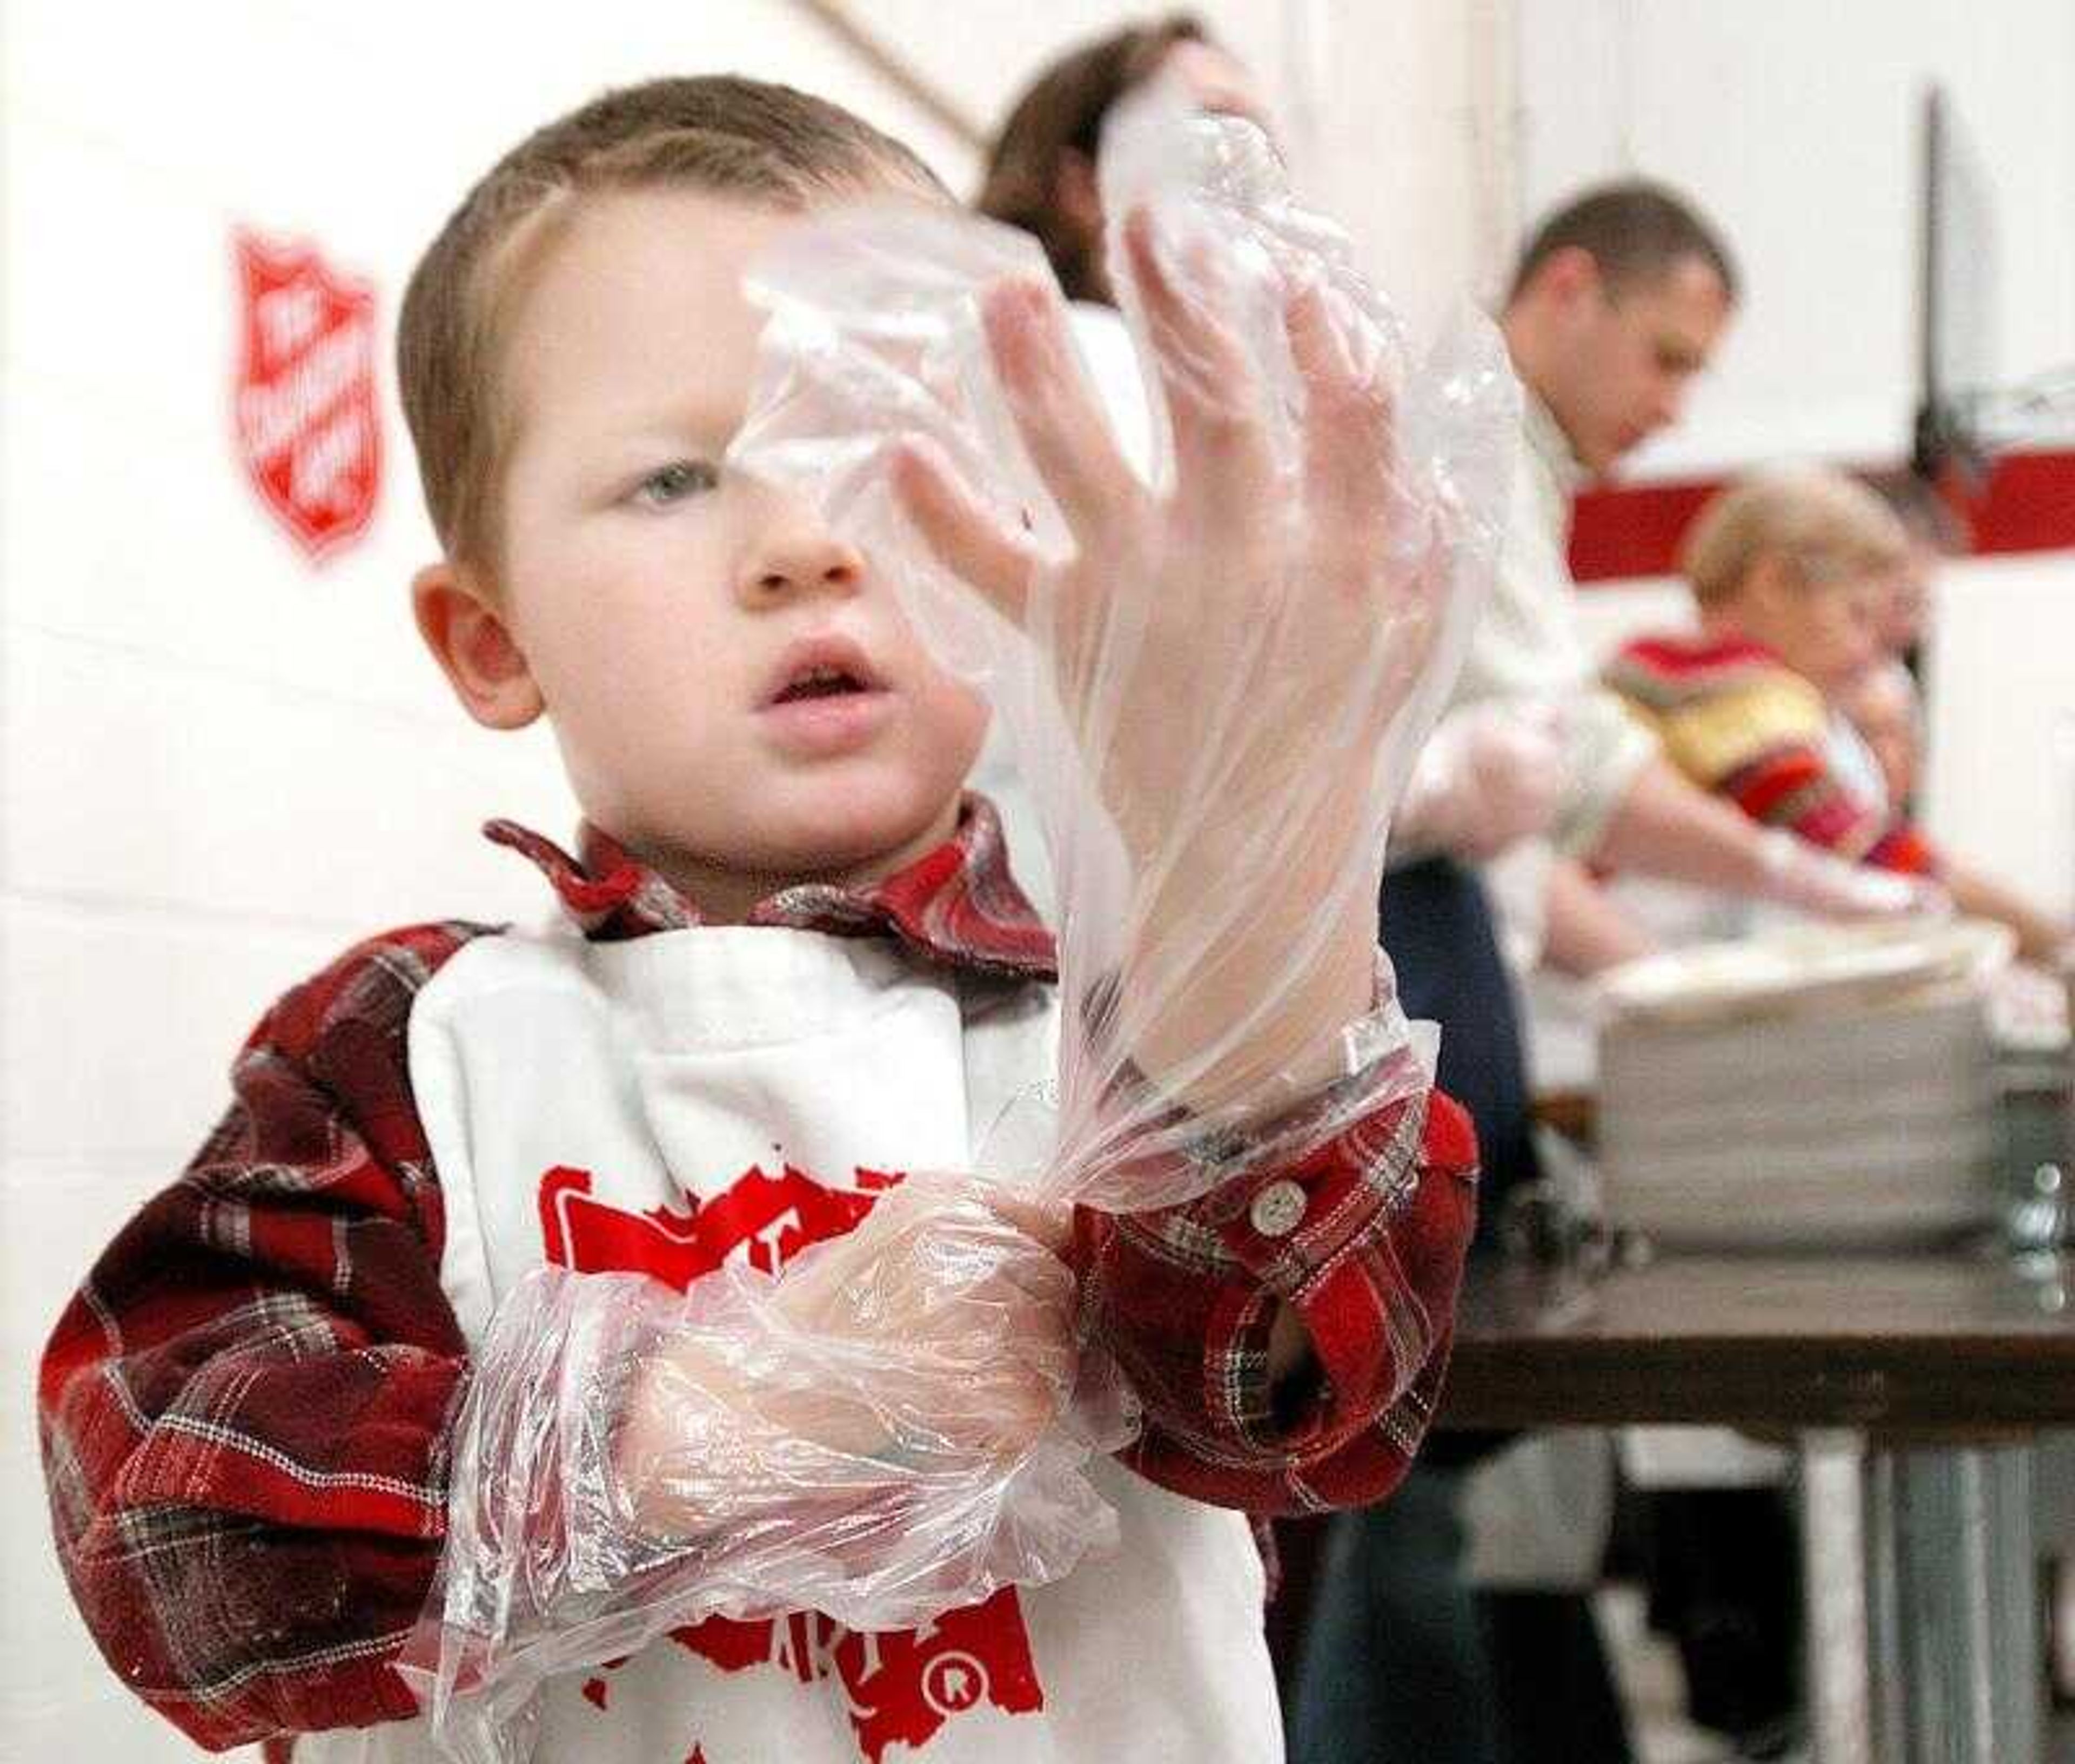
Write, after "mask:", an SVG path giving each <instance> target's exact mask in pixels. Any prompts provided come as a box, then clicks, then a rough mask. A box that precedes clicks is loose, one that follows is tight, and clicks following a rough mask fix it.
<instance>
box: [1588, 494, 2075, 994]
mask: <svg viewBox="0 0 2075 1764" xmlns="http://www.w3.org/2000/svg"><path fill="white" fill-rule="evenodd" d="M1911 567H1913V564H1912V560H1911V556H1910V549H1909V540H1908V536H1907V533H1906V532H1905V531H1904V529H1903V526H1902V524H1901V522H1900V521H1899V520H1898V519H1897V518H1896V516H1895V514H1894V513H1893V512H1892V511H1891V510H1890V509H1889V508H1888V507H1887V504H1886V503H1883V502H1882V500H1881V499H1880V498H1879V497H1878V496H1876V495H1874V493H1873V492H1872V491H1870V490H1869V489H1867V488H1866V487H1865V486H1864V485H1862V484H1861V483H1859V482H1857V481H1856V480H1854V479H1853V478H1848V477H1846V476H1845V475H1844V474H1841V473H1838V472H1834V471H1830V470H1823V469H1820V468H1816V467H1792V468H1780V469H1775V470H1766V471H1760V472H1755V473H1754V474H1751V475H1750V477H1748V478H1745V479H1743V480H1742V482H1739V483H1737V484H1735V485H1733V486H1732V487H1730V488H1729V490H1727V491H1724V492H1723V493H1722V495H1720V496H1718V497H1717V498H1716V499H1715V500H1714V501H1713V502H1712V503H1709V504H1708V507H1706V508H1705V509H1704V510H1703V511H1701V514H1700V519H1699V520H1697V521H1696V523H1695V524H1694V527H1693V531H1692V533H1691V534H1690V535H1689V536H1688V539H1687V541H1686V551H1685V557H1684V570H1685V574H1686V579H1687V582H1688V586H1690V587H1691V588H1692V592H1693V599H1694V603H1695V606H1696V610H1697V611H1698V613H1699V615H1700V629H1699V630H1698V631H1693V632H1671V633H1666V634H1664V635H1662V636H1644V637H1638V638H1637V639H1634V640H1632V641H1631V642H1630V643H1629V644H1626V645H1625V646H1624V647H1623V648H1622V649H1621V651H1620V652H1619V653H1618V654H1617V656H1615V657H1614V658H1613V661H1612V662H1611V663H1610V664H1609V666H1608V669H1607V674H1606V677H1607V683H1608V684H1609V685H1610V686H1611V687H1612V688H1613V689H1614V690H1615V691H1616V692H1617V693H1618V694H1621V697H1622V698H1623V699H1624V700H1625V701H1626V702H1627V704H1628V706H1629V707H1630V710H1632V711H1633V712H1634V714H1635V715H1636V716H1637V717H1638V718H1639V719H1640V720H1641V721H1642V723H1645V724H1646V726H1647V727H1649V728H1650V730H1651V731H1652V732H1653V733H1654V734H1655V735H1656V736H1657V738H1658V739H1659V742H1660V743H1662V744H1663V748H1664V752H1665V754H1666V756H1667V758H1668V759H1670V760H1671V762H1672V764H1675V765H1676V766H1677V767H1678V768H1679V770H1680V771H1682V772H1684V773H1685V774H1686V776H1688V778H1690V779H1691V780H1692V781H1693V782H1694V783H1696V784H1697V785H1700V786H1701V787H1702V788H1703V789H1707V790H1709V791H1712V792H1713V793H1715V794H1717V795H1718V796H1721V797H1724V798H1725V799H1726V800H1728V801H1730V802H1733V803H1734V804H1735V805H1737V807H1738V808H1740V809H1742V810H1743V812H1744V813H1745V814H1747V815H1748V816H1750V818H1751V819H1752V820H1754V821H1757V822H1764V823H1766V824H1767V825H1769V826H1774V827H1776V828H1779V829H1782V830H1784V831H1786V832H1787V833H1790V834H1793V835H1794V836H1795V838H1797V839H1801V840H1804V841H1806V842H1807V843H1809V844H1811V845H1815V846H1820V847H1822V848H1824V850H1826V851H1830V852H1832V853H1833V854H1835V855H1837V856H1838V857H1841V858H1844V859H1847V860H1849V861H1850V862H1852V863H1858V864H1863V865H1866V866H1869V867H1870V868H1878V869H1882V870H1888V871H1892V872H1896V873H1898V874H1899V875H1904V876H1926V877H1931V878H1933V879H1935V880H1936V881H1937V882H1938V883H1939V884H1940V885H1941V886H1942V887H1943V888H1945V891H1946V892H1948V893H1949V894H1950V895H1951V896H1952V901H1953V905H1954V906H1956V907H1957V909H1959V910H1960V911H1961V913H1966V914H1968V915H1969V916H1971V917H1978V918H1991V919H1996V920H1999V921H2002V922H2003V923H2004V924H2006V925H2009V926H2010V927H2011V930H2013V931H2014V932H2015V933H2016V934H2017V938H2018V949H2019V954H2020V955H2022V956H2023V957H2024V958H2026V959H2028V960H2032V961H2036V962H2040V963H2048V964H2049V965H2050V964H2052V963H2053V962H2054V961H2056V959H2057V956H2058V952H2059V951H2060V950H2061V947H2062V946H2063V945H2064V944H2065V942H2066V940H2067V938H2068V935H2069V931H2068V927H2067V926H2066V925H2065V924H2064V923H2063V922H2062V921H2061V920H2060V919H2058V918H2057V917H2055V916H2054V915H2052V914H2050V913H2044V912H2042V911H2040V909H2038V908H2037V907H2036V906H2034V905H2032V903H2031V902H2029V901H2026V900H2024V899H2023V897H2021V896H2019V895H2018V894H2017V893H2016V892H2014V891H2013V890H2012V889H2011V888H2008V887H2007V886H2006V885H2005V884H2003V883H2001V882H1999V881H1998V880H1995V879H1994V878H1993V877H1990V876H1986V875H1984V874H1983V873H1982V872H1980V871H1979V870H1977V869H1975V868H1974V867H1973V866H1971V865H1968V864H1965V863H1962V862H1961V861H1960V860H1959V859H1957V857H1955V855H1953V854H1952V853H1950V852H1945V851H1938V850H1936V849H1935V848H1934V847H1932V843H1931V842H1930V841H1929V840H1928V839H1926V837H1925V836H1924V833H1923V831H1922V830H1921V829H1920V827H1918V826H1917V825H1916V823H1915V822H1912V821H1911V819H1910V818H1908V814H1907V805H1906V804H1903V803H1894V804H1888V805H1882V804H1879V803H1878V802H1876V801H1873V800H1870V798H1869V797H1868V796H1867V795H1866V794H1865V793H1862V792H1861V791H1859V790H1858V789H1855V788H1854V786H1853V781H1852V779H1851V777H1850V776H1849V772H1848V771H1847V770H1846V769H1845V768H1841V767H1840V766H1839V764H1838V763H1837V725H1838V723H1839V722H1840V721H1841V719H1842V718H1843V716H1844V711H1843V709H1842V706H1843V704H1844V702H1845V698H1847V697H1848V695H1849V693H1850V691H1851V689H1852V688H1853V685H1855V684H1856V682H1857V681H1858V680H1859V679H1860V678H1861V677H1862V676H1863V675H1864V674H1865V673H1866V672H1867V671H1868V670H1869V669H1871V668H1873V667H1874V665H1876V664H1877V663H1878V661H1879V660H1880V659H1881V655H1882V649H1881V629H1880V625H1881V615H1882V610H1883V608H1884V607H1886V606H1887V603H1888V602H1889V601H1890V600H1891V598H1892V597H1893V594H1894V590H1895V582H1896V580H1897V578H1899V575H1900V574H1903V572H1904V571H1906V570H1907V569H1910V568H1911Z"/></svg>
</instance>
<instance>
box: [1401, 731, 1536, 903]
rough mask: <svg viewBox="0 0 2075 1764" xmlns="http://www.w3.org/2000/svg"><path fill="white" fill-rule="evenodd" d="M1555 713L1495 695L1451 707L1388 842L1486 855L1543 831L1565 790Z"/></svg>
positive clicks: (1424, 753) (1425, 751) (1477, 859)
mask: <svg viewBox="0 0 2075 1764" xmlns="http://www.w3.org/2000/svg"><path fill="white" fill-rule="evenodd" d="M1560 714H1561V713H1560V711H1559V709H1558V707H1557V706H1554V705H1539V704H1535V705H1519V704H1512V703H1508V702H1506V701H1505V700H1502V699H1496V698H1486V699H1481V700H1479V701H1477V702H1475V703H1472V704H1465V705H1459V706H1456V708H1455V709H1454V710H1451V711H1450V712H1449V713H1448V714H1447V715H1446V716H1444V717H1443V718H1442V719H1441V721H1440V723H1439V725H1438V726H1437V727H1435V731H1434V733H1433V734H1432V735H1431V736H1429V737H1428V738H1427V745H1426V746H1425V747H1423V748H1421V749H1420V751H1419V764H1417V765H1416V766H1415V767H1414V768H1413V772H1412V777H1411V781H1410V783H1409V784H1407V785H1406V790H1405V800H1404V801H1403V802H1402V804H1400V805H1399V806H1398V819H1397V822H1396V823H1395V825H1394V828H1393V840H1394V843H1395V844H1396V845H1397V846H1398V847H1400V848H1401V849H1404V850H1411V851H1447V852H1449V853H1452V854H1453V855H1456V856H1458V857H1463V858H1468V859H1470V861H1471V862H1472V863H1489V862H1490V861H1491V860H1492V859H1494V858H1496V857H1497V856H1498V855H1500V854H1501V852H1503V851H1506V850H1508V849H1509V848H1510V847H1513V846H1514V845H1517V844H1518V843H1519V842H1520V841H1521V840H1522V839H1533V838H1535V836H1536V835H1537V834H1543V833H1546V832H1547V830H1548V829H1549V824H1550V822H1551V821H1552V820H1553V819H1555V814H1556V810H1557V809H1558V807H1559V805H1560V804H1561V802H1562V801H1563V741H1562V739H1561V736H1560V734H1559V728H1558V721H1559V716H1560Z"/></svg>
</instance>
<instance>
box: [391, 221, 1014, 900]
mask: <svg viewBox="0 0 2075 1764" xmlns="http://www.w3.org/2000/svg"><path fill="white" fill-rule="evenodd" d="M799 224H800V217H799V216H797V215H793V214H786V213H778V212H775V211H772V210H769V209H760V208H755V207H751V206H748V205H744V204H742V203H739V202H735V201H730V200H727V199H726V198H724V197H717V196H713V195H709V194H706V193H699V192H692V191H684V190H665V191H654V192H640V193H623V194H619V195H614V196H610V197H600V198H595V199H591V200H588V201H586V205H585V206H584V208H583V209H582V211H581V212H580V213H578V216H577V217H575V219H574V222H573V223H572V225H571V226H570V228H569V231H568V233H567V234H565V236H564V237H563V238H561V240H559V241H557V242H555V243H554V244H553V245H552V246H550V247H549V258H548V260H547V262H546V263H545V265H544V266H543V267H542V268H541V269H540V271H539V273H538V275H537V279H536V282H535V284H534V285H533V287H532V289H531V290H530V292H528V295H527V296H526V297H525V298H524V300H523V302H522V303H521V304H520V307H519V309H518V310H517V312H516V314H515V315H514V317H513V319H512V324H511V326H510V329H509V331H508V333H507V355H506V357H505V386H506V388H507V396H508V397H509V399H510V400H511V405H510V410H511V415H512V421H513V430H512V433H513V437H514V438H513V441H512V448H511V450H510V454H509V458H508V460H507V465H506V469H505V474H504V478H503V483H502V485H501V499H502V505H503V531H502V534H501V540H502V561H501V565H500V574H499V580H498V582H497V584H496V590H497V592H496V603H497V611H498V613H499V615H500V618H501V621H502V623H503V626H504V627H505V629H506V631H507V633H508V636H509V639H510V641H511V644H512V649H513V653H514V659H513V660H512V664H511V665H512V669H513V671H514V674H515V677H516V679H517V681H518V682H519V684H518V685H516V686H515V687H514V689H515V690H518V691H520V693H521V694H522V696H523V694H524V693H526V692H528V691H530V692H531V693H532V694H535V695H536V698H537V703H536V709H545V711H546V713H547V714H548V715H549V718H551V720H552V721H553V726H554V729H555V734H556V738H557V741H558V742H559V743H560V745H561V751H562V755H563V759H564V762H565V765H566V767H567V768H568V772H569V778H570V781H571V783H572V785H574V788H575V790H576V793H577V796H578V800H579V801H580V802H581V803H582V805H583V809H584V812H585V814H586V816H587V817H588V818H590V820H591V821H592V822H594V824H595V825H597V826H600V827H602V828H603V829H604V830H606V831H607V832H609V833H611V834H613V835H614V836H615V838H617V839H619V840H620V841H621V842H622V843H623V844H625V845H627V847H629V848H630V849H631V850H632V851H635V852H636V853H637V854H639V855H641V856H642V857H644V858H645V859H648V861H650V862H652V863H656V864H657V865H658V866H659V867H661V868H663V869H664V870H665V873H666V874H669V875H671V876H673V879H675V880H679V881H680V882H681V884H685V885H688V886H689V887H690V888H691V890H692V892H694V896H695V897H698V898H699V899H700V900H701V901H702V905H707V906H708V907H709V909H710V910H725V909H726V908H727V905H728V903H727V902H726V901H724V900H723V901H715V900H713V899H712V898H711V896H713V895H714V894H715V893H719V894H720V895H722V896H726V895H727V893H728V892H729V884H730V882H731V881H732V882H734V883H735V884H740V883H741V882H742V881H743V880H744V879H748V878H754V879H756V881H757V884H758V886H757V887H756V888H755V889H753V890H751V891H749V892H750V893H751V894H752V895H753V894H754V893H755V892H761V890H762V888H763V887H764V885H766V884H770V885H775V884H777V883H778V882H781V881H784V880H794V879H800V878H805V877H810V876H830V877H844V876H849V877H859V876H867V875H876V874H880V873H884V872H886V871H888V870H891V869H892V868H897V866H898V865H900V864H901V863H905V862H907V861H909V860H910V859H913V858H914V857H917V856H919V855H922V852H923V851H926V850H927V849H928V848H929V847H930V846H931V845H933V844H934V843H937V842H938V840H940V839H942V838H943V837H945V836H946V834H948V833H949V831H950V830H951V827H952V826H953V824H954V822H955V817H956V812H957V803H958V796H959V789H960V786H961V785H962V783H963V781H964V778H965V776H966V774H967V771H968V769H969V768H970V767H971V764H972V761H973V759H974V756H975V753H976V752H977V751H978V748H979V746H980V739H981V736H982V735H983V733H984V729H985V725H986V718H987V713H986V710H985V708H984V706H983V704H982V703H981V702H980V699H979V698H977V697H976V696H975V694H972V693H971V691H970V690H968V689H967V688H965V687H964V686H963V685H959V683H958V682H956V681H954V680H953V679H952V678H951V677H949V676H948V675H946V674H945V673H942V671H940V670H939V669H938V668H937V667H936V666H935V665H934V663H932V662H931V661H930V659H929V657H928V656H927V655H926V652H924V650H923V648H922V644H921V643H920V642H919V641H918V640H917V637H916V636H915V633H914V632H913V631H912V630H911V629H910V628H909V625H908V623H907V621H906V619H905V618H904V617H903V615H902V614H901V611H900V608H899V607H898V605H897V602H896V601H895V598H894V596H893V593H892V591H891V589H890V587H889V586H888V583H887V582H885V581H884V579H883V578H880V576H879V575H878V574H876V571H875V569H873V567H872V565H871V564H870V562H869V561H868V560H867V559H865V558H864V557H861V556H860V555H859V553H856V552H855V551H854V550H851V549H849V548H848V547H847V546H846V545H843V544H842V543H841V542H840V541H839V540H837V539H836V538H835V536H833V535H831V534H830V532H828V531H827V529H826V528H825V527H824V526H822V524H821V522H820V521H819V520H818V518H817V517H816V516H815V515H814V513H813V512H812V511H810V510H809V509H807V508H806V507H802V506H801V504H799V503H797V502H796V501H793V500H792V499H789V498H788V497H787V496H785V495H783V494H781V492H779V491H775V490H773V489H772V488H770V487H768V486H765V485H763V484H760V483H758V482H755V481H753V480H751V479H748V478H743V477H742V476H740V475H739V474H736V473H735V472H733V471H731V470H727V469H725V468H723V466H722V464H721V462H722V458H723V454H724V453H725V452H726V449H727V445H728V442H729V441H730V439H731V437H733V435H734V434H735V430H736V429H737V428H738V427H739V424H740V423H741V420H742V418H743V411H744V404H745V402H746V400H747V399H748V394H749V389H750V381H751V374H752V366H753V362H754V358H755V355H756V340H757V333H758V331H759V329H760V325H761V322H762V315H761V314H760V313H759V312H757V311H756V309H754V308H752V307H751V306H750V305H749V304H748V303H747V301H746V300H744V299H743V294H742V288H741V284H742V276H743V270H744V269H745V268H746V267H747V266H748V264H749V263H750V262H751V260H752V259H754V258H755V257H756V255H758V253H759V252H760V251H762V250H763V249H764V247H765V246H767V245H768V243H769V242H771V241H772V239H774V238H776V237H777V235H778V234H780V233H781V232H782V231H783V230H785V229H786V228H788V227H790V226H797V225H799ZM429 574H433V573H429ZM424 594H425V583H424V579H423V578H421V582H420V597H421V598H420V623H421V625H423V624H425V608H424V605H423V598H422V597H423V595H424ZM431 635H432V633H431V631H430V630H428V636H431ZM434 648H435V649H436V651H437V650H438V649H439V648H441V645H440V644H439V643H438V642H437V640H435V641H434ZM441 659H442V660H446V658H445V656H442V658H441ZM452 672H453V666H452V664H451V663H449V673H452ZM469 696H470V695H469V694H468V693H467V692H466V691H464V693H463V697H464V698H465V699H466V698H469ZM471 709H475V710H476V711H477V714H478V716H482V715H483V713H482V710H480V708H478V706H474V704H471ZM483 720H485V721H492V722H495V721H500V720H503V721H523V720H527V719H526V718H523V717H521V718H512V717H509V716H506V717H503V718H500V717H499V716H495V715H493V716H490V717H484V718H483ZM733 904H734V905H738V906H739V905H743V904H746V900H745V899H744V898H738V899H737V901H735V902H734V903H733Z"/></svg>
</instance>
